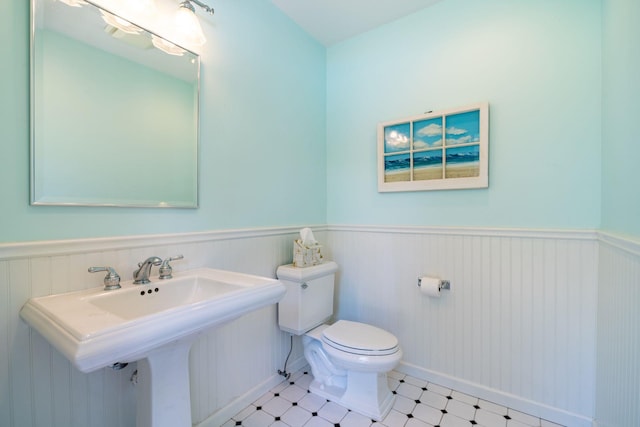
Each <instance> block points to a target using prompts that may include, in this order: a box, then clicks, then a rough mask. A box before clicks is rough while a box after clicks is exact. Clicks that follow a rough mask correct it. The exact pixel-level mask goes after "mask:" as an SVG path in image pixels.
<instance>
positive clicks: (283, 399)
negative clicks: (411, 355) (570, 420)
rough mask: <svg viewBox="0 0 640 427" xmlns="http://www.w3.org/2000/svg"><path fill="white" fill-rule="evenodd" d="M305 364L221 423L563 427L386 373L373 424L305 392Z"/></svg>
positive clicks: (228, 426)
mask: <svg viewBox="0 0 640 427" xmlns="http://www.w3.org/2000/svg"><path fill="white" fill-rule="evenodd" d="M307 369H309V368H308V367H307V368H304V369H303V370H301V371H298V372H296V373H294V374H292V375H291V378H289V379H288V380H287V381H283V382H282V383H280V384H279V385H278V386H276V387H274V388H273V389H272V390H270V391H269V392H267V393H266V394H264V395H263V396H262V397H260V398H259V399H258V400H256V401H255V402H253V404H251V405H249V406H248V407H246V408H245V409H243V410H242V411H240V412H239V413H238V414H236V415H235V416H234V417H233V418H231V419H230V420H229V421H227V422H226V423H225V424H223V426H222V427H235V426H243V427H267V426H272V427H434V426H435V427H471V426H477V427H562V426H559V425H558V424H554V423H551V422H549V421H545V420H541V419H540V418H536V417H533V416H531V415H527V414H524V413H522V412H518V411H514V410H513V409H510V408H505V407H504V406H500V405H496V404H495V403H491V402H487V401H485V400H482V399H479V398H477V397H473V396H469V395H467V394H463V393H460V392H457V391H455V390H451V389H448V388H445V387H441V386H439V385H437V384H433V383H427V382H426V381H423V380H419V379H417V378H414V377H411V376H409V375H404V374H401V373H399V372H397V371H392V372H390V373H389V375H388V377H389V386H390V388H391V390H392V391H393V392H394V393H395V395H396V402H395V404H394V406H393V409H392V410H391V412H389V415H387V417H386V418H385V419H383V420H382V421H379V422H375V421H373V420H371V419H369V418H367V417H365V416H363V415H360V414H358V413H356V412H353V411H350V410H348V409H346V408H343V407H342V406H340V405H338V404H336V403H333V402H330V401H328V400H326V399H324V398H321V397H319V396H317V395H315V394H313V393H310V392H309V391H308V387H309V384H310V383H311V381H312V380H313V377H312V376H311V373H310V372H307Z"/></svg>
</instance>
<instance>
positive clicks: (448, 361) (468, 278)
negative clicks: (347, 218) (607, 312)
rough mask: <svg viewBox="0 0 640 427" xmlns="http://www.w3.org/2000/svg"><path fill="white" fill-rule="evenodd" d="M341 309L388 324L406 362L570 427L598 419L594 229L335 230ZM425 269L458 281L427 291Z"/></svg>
mask: <svg viewBox="0 0 640 427" xmlns="http://www.w3.org/2000/svg"><path fill="white" fill-rule="evenodd" d="M328 236H329V241H328V244H327V246H328V247H329V248H331V251H332V254H331V255H332V257H333V258H334V259H335V260H336V261H337V262H338V263H339V264H340V270H339V282H338V310H337V315H338V317H340V318H343V319H352V320H359V321H363V322H367V323H371V324H374V325H378V326H380V327H383V328H385V329H387V330H389V331H392V332H393V333H394V334H396V336H397V337H398V339H399V341H400V344H401V346H402V349H403V351H404V358H403V363H402V365H401V366H400V369H401V370H403V371H405V372H406V373H408V374H411V375H414V376H418V377H422V378H424V379H426V380H430V381H433V382H436V383H440V384H442V385H444V386H448V387H451V388H455V389H457V390H460V391H463V392H468V393H471V394H474V395H477V396H479V397H481V398H485V399H487V400H491V401H494V402H497V403H501V404H504V405H508V406H510V407H512V408H514V409H519V410H522V411H525V412H528V413H531V414H533V415H536V416H540V417H542V418H545V419H549V420H552V421H555V422H559V423H562V424H564V425H568V426H590V425H591V423H592V419H593V414H594V404H595V402H594V400H595V369H596V306H597V301H596V298H597V285H598V282H597V280H598V241H597V234H596V233H595V232H585V231H575V232H574V231H558V232H549V231H535V230H491V229H464V228H455V229H447V228H419V227H418V228H411V227H352V226H344V227H342V226H330V227H329V234H328ZM421 275H434V276H439V277H441V278H443V279H448V280H450V281H451V290H450V291H443V294H442V297H440V298H438V299H434V298H428V297H425V296H422V295H421V294H420V292H419V288H418V287H417V278H418V276H421Z"/></svg>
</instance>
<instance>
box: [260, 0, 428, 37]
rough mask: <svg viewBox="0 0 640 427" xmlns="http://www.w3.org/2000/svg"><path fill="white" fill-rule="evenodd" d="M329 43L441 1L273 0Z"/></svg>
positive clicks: (297, 21) (314, 35) (305, 28)
mask: <svg viewBox="0 0 640 427" xmlns="http://www.w3.org/2000/svg"><path fill="white" fill-rule="evenodd" d="M271 1H272V2H273V3H274V4H275V5H276V6H277V7H279V8H280V9H281V10H282V11H283V12H284V13H285V14H287V15H288V16H289V17H290V18H291V19H293V20H294V21H295V22H296V23H297V24H298V25H300V26H301V27H302V28H303V29H304V30H305V31H306V32H308V33H309V34H310V35H311V36H312V37H313V38H315V39H316V40H318V41H319V42H320V43H322V44H323V45H325V46H331V45H332V44H334V43H337V42H340V41H342V40H345V39H348V38H349V37H353V36H355V35H357V34H360V33H364V32H365V31H368V30H371V29H373V28H375V27H378V26H380V25H383V24H386V23H387V22H391V21H394V20H396V19H398V18H402V17H403V16H406V15H409V14H411V13H413V12H417V11H418V10H420V9H423V8H425V7H427V6H430V5H432V4H434V3H436V2H437V1H440V0H271Z"/></svg>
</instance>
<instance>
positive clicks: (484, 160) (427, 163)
mask: <svg viewBox="0 0 640 427" xmlns="http://www.w3.org/2000/svg"><path fill="white" fill-rule="evenodd" d="M488 166H489V104H488V103H479V104H474V105H468V106H466V107H461V108H454V109H450V110H442V111H430V112H428V113H426V114H423V115H420V116H414V117H408V118H405V119H402V120H395V121H392V122H386V123H380V124H379V125H378V191H380V192H384V191H421V190H448V189H460V188H486V187H488V186H489V170H488Z"/></svg>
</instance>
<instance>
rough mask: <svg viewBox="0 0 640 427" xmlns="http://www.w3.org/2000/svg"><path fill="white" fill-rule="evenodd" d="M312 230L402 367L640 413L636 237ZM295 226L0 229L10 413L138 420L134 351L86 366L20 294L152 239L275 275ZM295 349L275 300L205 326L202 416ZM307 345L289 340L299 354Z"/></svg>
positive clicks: (10, 421) (198, 367) (105, 422)
mask: <svg viewBox="0 0 640 427" xmlns="http://www.w3.org/2000/svg"><path fill="white" fill-rule="evenodd" d="M315 231H316V235H317V236H318V239H319V240H320V241H321V242H322V243H323V244H324V245H325V255H326V257H327V258H333V259H335V260H336V261H337V262H338V263H339V264H340V270H339V272H338V281H337V288H336V289H337V292H336V317H339V318H345V319H355V320H361V321H365V322H368V323H371V324H375V325H379V326H381V327H384V328H386V329H389V330H390V331H392V332H394V333H395V334H396V335H397V336H398V338H399V339H400V343H401V345H402V347H403V350H404V352H405V358H404V361H403V364H402V365H401V367H400V369H403V370H405V371H407V373H411V374H412V375H414V376H422V377H424V378H425V379H427V380H431V381H434V382H439V383H442V384H443V385H449V386H451V387H455V388H457V389H458V390H460V391H463V392H464V391H467V392H469V393H475V394H476V395H478V396H480V397H483V398H486V399H487V400H492V401H495V402H497V403H503V404H508V405H510V406H511V407H514V408H515V409H521V410H524V411H526V412H530V413H533V414H534V415H539V416H542V417H543V418H547V419H551V420H552V421H554V420H555V421H556V422H560V423H564V424H566V425H571V426H587V425H591V424H590V420H591V419H592V418H593V416H594V413H595V414H597V422H598V425H599V426H607V427H609V426H620V425H638V424H640V414H639V411H640V410H639V409H638V405H637V402H638V401H639V399H640V392H639V391H638V388H637V384H638V382H640V369H638V367H637V360H638V359H639V358H640V357H639V356H640V345H639V342H638V341H639V338H638V337H639V336H640V330H639V328H640V327H639V326H638V325H639V324H640V318H639V316H638V315H637V314H636V312H637V307H636V306H637V302H638V301H639V300H640V290H639V289H638V284H639V283H640V249H639V248H640V245H638V244H637V243H635V242H632V241H629V240H628V239H620V238H614V237H612V236H609V235H606V234H596V233H593V232H588V231H587V232H572V231H569V232H564V231H545V230H503V229H470V228H469V229H468V228H424V227H418V228H414V227H372V226H366V227H365V226H330V227H315ZM296 233H297V228H293V227H286V228H272V229H256V230H232V231H223V232H208V233H187V234H183V235H168V236H149V237H145V236H137V237H132V238H110V239H95V240H94V239H91V240H78V241H62V242H57V241H56V242H35V243H33V244H30V243H20V244H17V245H8V244H5V245H0V425H2V426H8V427H22V426H52V427H53V426H64V427H68V426H82V427H85V426H88V427H121V426H122V427H124V426H127V427H128V426H133V425H134V424H135V387H134V386H133V385H132V384H131V383H130V381H129V379H130V377H131V374H132V373H133V371H134V370H135V364H131V365H129V366H128V367H126V368H125V369H123V370H122V371H113V370H111V369H103V370H100V371H98V372H94V373H91V374H81V373H79V372H77V371H76V370H75V369H74V368H73V367H72V366H71V365H70V364H69V363H68V362H67V361H66V359H65V358H64V357H63V356H61V355H60V354H59V353H58V352H57V351H56V350H55V349H53V348H51V347H50V346H49V345H48V344H47V342H46V341H45V340H44V339H43V338H42V337H40V336H39V335H38V334H37V333H36V332H34V331H31V330H30V329H29V328H28V327H27V326H26V325H25V324H24V323H23V322H22V321H21V320H20V319H19V317H18V312H19V310H20V308H21V306H22V304H24V302H25V301H26V299H28V298H30V297H33V296H42V295H48V294H52V293H58V292H65V291H71V290H77V289H82V288H84V287H92V286H100V284H101V280H102V275H100V274H94V275H91V274H89V273H86V269H87V267H88V266H90V265H103V264H109V265H113V266H114V267H115V268H116V269H117V270H118V271H119V272H120V273H121V274H122V275H123V276H124V277H128V276H129V275H130V273H131V271H132V270H133V268H134V267H135V264H136V263H137V262H138V261H140V260H141V259H143V258H145V257H147V256H149V255H152V254H153V255H158V256H162V257H165V256H170V255H175V254H178V253H182V254H184V255H185V260H184V261H179V262H176V263H175V268H176V269H184V270H186V269H191V268H197V267H201V266H208V267H214V268H224V269H229V270H236V271H244V272H247V273H253V274H261V275H266V276H271V277H274V276H275V270H276V268H277V266H278V265H280V264H282V263H285V262H289V261H290V260H291V241H292V239H293V238H295V237H296ZM422 274H429V275H438V276H441V277H443V278H447V279H449V280H451V283H452V289H451V291H450V292H448V293H446V294H445V295H443V296H442V297H441V298H439V299H430V298H425V297H423V296H421V295H420V294H419V293H418V288H417V277H418V276H419V275H422ZM598 289H599V292H598ZM596 309H597V310H596ZM596 312H597V315H598V320H597V321H596ZM596 337H597V339H598V341H597V344H596ZM596 349H597V355H598V362H597V363H596ZM288 350H289V337H288V336H287V335H286V334H283V333H281V332H280V331H279V330H278V329H277V326H276V309H275V307H267V308H264V309H262V310H258V311H256V312H254V313H251V314H249V315H247V316H244V317H242V318H240V319H237V320H235V321H234V322H231V323H229V324H227V325H224V326H223V327H221V328H219V329H216V330H213V331H210V332H208V333H205V334H203V336H202V337H201V339H199V340H198V341H197V342H196V343H195V344H194V347H193V349H192V352H191V356H190V362H191V366H190V369H191V389H192V415H193V420H194V422H195V423H200V425H201V426H215V425H217V424H218V422H219V421H221V420H225V419H227V418H228V417H227V415H228V416H231V415H233V413H234V412H233V411H234V410H235V409H234V408H241V407H242V405H243V404H244V403H246V402H243V401H242V399H245V401H246V400H247V399H250V396H252V395H255V394H256V393H259V389H260V388H261V387H262V388H264V387H265V386H266V385H268V384H269V383H270V382H271V383H273V382H274V381H278V380H279V377H278V376H277V375H276V374H275V372H276V370H277V369H281V368H282V364H283V363H284V359H285V357H286V355H287V352H288ZM301 361H302V352H301V348H300V343H299V341H298V340H294V351H293V355H292V357H291V359H290V368H291V364H293V365H295V364H296V363H299V362H301ZM596 378H597V392H596ZM256 390H257V391H256ZM596 397H597V398H596ZM248 401H251V400H248Z"/></svg>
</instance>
